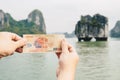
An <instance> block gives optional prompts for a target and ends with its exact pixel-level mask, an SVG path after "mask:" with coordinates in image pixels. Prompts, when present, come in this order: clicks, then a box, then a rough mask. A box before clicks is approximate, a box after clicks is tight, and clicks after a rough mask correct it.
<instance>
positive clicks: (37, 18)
mask: <svg viewBox="0 0 120 80" xmlns="http://www.w3.org/2000/svg"><path fill="white" fill-rule="evenodd" d="M27 20H28V22H33V23H34V24H36V26H37V27H39V30H40V31H42V32H43V33H46V26H45V22H44V18H43V15H42V13H41V12H40V11H39V10H37V9H36V10H34V11H32V12H31V13H30V14H29V15H28V19H27Z"/></svg>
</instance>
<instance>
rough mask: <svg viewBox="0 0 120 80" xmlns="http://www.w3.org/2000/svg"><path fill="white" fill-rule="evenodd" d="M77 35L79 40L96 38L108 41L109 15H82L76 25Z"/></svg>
mask: <svg viewBox="0 0 120 80" xmlns="http://www.w3.org/2000/svg"><path fill="white" fill-rule="evenodd" d="M75 35H76V36H77V38H78V41H81V40H84V41H90V40H91V39H92V38H95V39H96V41H107V39H108V19H107V17H105V16H103V15H100V14H95V15H94V16H93V17H91V16H90V15H86V16H81V19H80V20H79V21H78V22H77V24H76V26H75Z"/></svg>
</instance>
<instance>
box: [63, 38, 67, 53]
mask: <svg viewBox="0 0 120 80" xmlns="http://www.w3.org/2000/svg"><path fill="white" fill-rule="evenodd" d="M62 53H68V44H67V42H66V40H65V39H63V40H62Z"/></svg>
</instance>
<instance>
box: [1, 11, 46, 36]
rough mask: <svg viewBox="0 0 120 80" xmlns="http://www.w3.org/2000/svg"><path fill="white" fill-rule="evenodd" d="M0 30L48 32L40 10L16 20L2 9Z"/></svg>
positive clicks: (19, 32) (28, 32) (23, 32)
mask: <svg viewBox="0 0 120 80" xmlns="http://www.w3.org/2000/svg"><path fill="white" fill-rule="evenodd" d="M0 31H10V32H14V33H17V34H19V35H21V36H22V35H23V34H40V33H42V34H43V33H44V34H45V33H46V26H45V22H44V18H43V15H42V13H41V11H39V10H37V9H36V10H33V11H32V12H31V13H30V14H29V15H28V18H27V19H23V20H20V21H16V20H15V19H14V18H12V16H11V15H10V14H9V13H5V12H4V11H2V10H0Z"/></svg>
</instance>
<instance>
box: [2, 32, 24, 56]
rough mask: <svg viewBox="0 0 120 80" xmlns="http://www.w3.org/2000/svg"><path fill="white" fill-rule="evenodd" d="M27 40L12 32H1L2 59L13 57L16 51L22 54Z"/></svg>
mask: <svg viewBox="0 0 120 80" xmlns="http://www.w3.org/2000/svg"><path fill="white" fill-rule="evenodd" d="M25 44H26V40H25V39H23V38H22V37H20V36H18V35H17V34H15V33H11V32H0V58H2V57H6V56H9V55H12V54H13V53H14V52H15V51H16V52H20V53H21V52H22V47H23V46H24V45H25Z"/></svg>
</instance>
